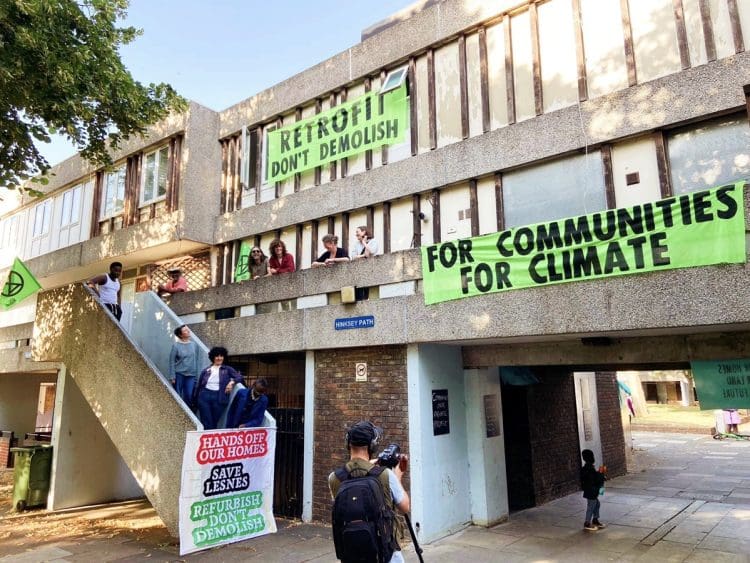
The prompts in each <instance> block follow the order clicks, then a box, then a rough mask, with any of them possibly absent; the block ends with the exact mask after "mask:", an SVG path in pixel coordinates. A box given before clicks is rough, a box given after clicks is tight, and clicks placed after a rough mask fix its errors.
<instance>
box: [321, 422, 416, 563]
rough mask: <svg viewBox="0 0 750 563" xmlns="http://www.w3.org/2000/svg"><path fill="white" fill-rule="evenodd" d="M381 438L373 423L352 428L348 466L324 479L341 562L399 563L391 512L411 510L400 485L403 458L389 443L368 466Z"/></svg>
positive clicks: (397, 532) (348, 437)
mask: <svg viewBox="0 0 750 563" xmlns="http://www.w3.org/2000/svg"><path fill="white" fill-rule="evenodd" d="M381 436H382V430H381V429H380V428H378V427H376V426H375V425H374V424H373V423H372V422H369V421H364V420H363V421H360V422H358V423H356V424H354V425H353V426H352V427H351V428H350V429H349V430H348V431H347V433H346V448H347V449H348V450H349V456H350V459H349V462H348V463H347V464H346V465H344V466H343V467H341V468H339V469H337V470H336V471H334V472H332V473H331V474H330V475H329V476H328V487H329V489H330V490H331V496H332V497H333V499H334V503H333V518H332V524H333V541H334V544H335V546H336V557H338V558H339V559H340V560H341V562H342V563H389V562H393V563H403V561H404V558H403V555H402V554H401V548H400V546H399V540H400V539H401V538H402V534H401V530H400V529H399V528H400V526H398V525H397V524H396V522H397V519H396V514H395V509H396V508H398V509H399V510H400V511H401V512H403V513H404V514H406V513H408V512H409V510H410V508H411V503H410V500H409V495H408V494H407V493H406V491H405V490H404V487H403V485H402V484H401V478H402V476H403V474H404V471H405V470H406V465H407V461H408V460H407V457H406V456H405V455H401V454H400V453H399V451H398V446H397V445H395V444H393V445H392V446H389V447H388V448H386V450H385V451H384V452H383V453H382V454H381V455H380V456H379V457H378V460H377V465H376V464H373V463H372V461H371V460H372V458H373V456H374V455H375V452H376V448H377V445H378V442H379V441H380V437H381ZM373 461H375V460H373ZM386 465H389V466H390V467H386Z"/></svg>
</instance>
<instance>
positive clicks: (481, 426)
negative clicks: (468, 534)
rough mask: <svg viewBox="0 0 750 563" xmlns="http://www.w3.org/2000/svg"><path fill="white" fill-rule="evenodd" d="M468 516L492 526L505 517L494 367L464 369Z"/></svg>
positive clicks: (501, 434)
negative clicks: (469, 492)
mask: <svg viewBox="0 0 750 563" xmlns="http://www.w3.org/2000/svg"><path fill="white" fill-rule="evenodd" d="M464 384H465V389H466V395H465V398H466V430H467V432H466V434H467V446H468V447H467V450H468V455H469V481H470V490H471V519H472V522H473V523H474V524H476V525H478V526H487V527H489V526H494V525H495V524H498V523H500V522H503V521H505V520H507V519H508V484H507V479H506V474H505V441H504V430H503V412H502V399H501V387H500V374H499V370H498V368H496V367H495V368H483V369H471V370H465V371H464Z"/></svg>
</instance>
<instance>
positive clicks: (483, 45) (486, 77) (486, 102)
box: [479, 27, 490, 133]
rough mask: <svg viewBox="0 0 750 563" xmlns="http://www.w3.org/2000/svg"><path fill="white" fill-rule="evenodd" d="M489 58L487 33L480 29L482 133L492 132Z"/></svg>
mask: <svg viewBox="0 0 750 563" xmlns="http://www.w3.org/2000/svg"><path fill="white" fill-rule="evenodd" d="M488 65H489V63H488V56H487V31H486V30H485V28H483V27H480V28H479V85H480V96H481V98H482V132H483V133H486V132H487V131H489V130H490V73H489V66H488Z"/></svg>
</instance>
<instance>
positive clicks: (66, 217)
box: [60, 186, 81, 227]
mask: <svg viewBox="0 0 750 563" xmlns="http://www.w3.org/2000/svg"><path fill="white" fill-rule="evenodd" d="M80 219H81V186H78V187H76V188H73V189H72V190H68V191H67V192H65V193H64V194H63V201H62V217H61V219H60V227H68V226H70V225H75V224H76V223H78V221H80Z"/></svg>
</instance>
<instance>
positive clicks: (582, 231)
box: [422, 180, 745, 305]
mask: <svg viewBox="0 0 750 563" xmlns="http://www.w3.org/2000/svg"><path fill="white" fill-rule="evenodd" d="M744 184H745V181H744V180H743V181H740V182H737V183H735V184H731V185H727V186H721V187H717V188H713V189H711V190H705V191H698V192H693V193H689V194H685V195H680V196H677V197H671V198H668V199H663V200H660V201H655V202H649V203H644V204H641V205H636V206H634V207H627V208H621V209H609V210H606V211H600V212H598V213H591V214H589V215H583V216H580V217H574V218H568V219H560V220H558V221H550V222H547V223H538V224H536V225H530V226H524V227H517V228H515V229H510V230H507V231H502V232H500V233H493V234H491V235H484V236H481V237H474V238H469V239H459V240H454V241H450V242H445V243H441V244H434V245H431V246H423V247H422V275H423V278H424V279H423V282H424V298H425V303H426V304H428V305H429V304H431V303H439V302H441V301H449V300H451V299H461V298H463V297H472V296H475V295H482V294H485V293H494V292H498V291H509V290H513V289H522V288H527V287H541V286H546V285H552V284H558V283H567V282H574V281H582V280H589V279H597V278H605V277H613V276H622V275H630V274H639V273H644V272H653V271H658V270H670V269H676V268H689V267H693V266H707V265H710V264H725V263H744V262H745V208H744V193H743V186H744Z"/></svg>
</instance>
